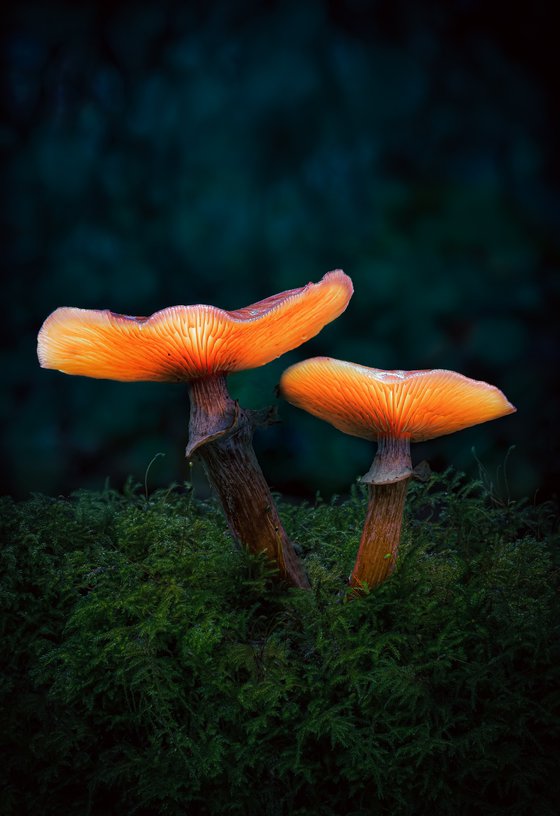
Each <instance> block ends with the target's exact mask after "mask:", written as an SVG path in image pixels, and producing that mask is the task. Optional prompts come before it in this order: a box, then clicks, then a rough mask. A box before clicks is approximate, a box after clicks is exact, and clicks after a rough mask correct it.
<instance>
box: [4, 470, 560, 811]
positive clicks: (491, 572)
mask: <svg viewBox="0 0 560 816" xmlns="http://www.w3.org/2000/svg"><path fill="white" fill-rule="evenodd" d="M279 509H280V514H281V516H282V517H283V519H284V520H285V523H286V527H287V530H288V532H289V534H290V535H291V536H292V538H293V539H294V541H295V542H296V543H297V546H298V548H299V549H300V551H301V554H302V557H303V558H304V561H305V566H306V569H307V571H308V574H309V576H310V579H311V582H312V590H311V591H303V590H294V589H288V588H286V587H285V586H283V585H282V584H279V583H278V582H277V581H276V580H275V579H274V576H273V575H271V573H270V569H269V568H268V566H267V564H266V563H265V562H264V560H263V559H260V558H254V557H249V556H248V555H247V554H246V553H244V552H242V551H239V550H238V549H236V548H235V546H234V545H233V543H232V540H231V539H230V537H229V535H228V532H227V529H226V525H225V522H224V520H223V517H222V515H221V512H220V510H219V508H218V506H217V505H215V504H214V503H213V502H202V501H199V500H197V499H195V498H194V497H193V496H192V492H191V490H190V488H189V485H183V486H174V487H171V488H169V489H167V490H160V491H158V492H156V493H154V494H152V495H149V496H146V495H145V494H144V491H143V489H141V488H140V487H139V486H135V485H133V484H128V485H127V486H126V488H125V490H124V491H123V492H122V493H117V492H115V491H113V490H111V489H106V490H105V491H103V492H99V493H93V492H77V493H75V494H73V495H72V496H70V497H69V498H64V497H59V498H49V497H46V496H39V495H37V496H33V497H32V498H30V499H28V500H26V501H23V502H19V503H16V502H14V501H13V500H11V499H10V498H3V499H1V500H0V518H1V522H0V524H1V542H2V547H1V558H2V578H1V585H0V600H1V606H2V616H1V622H2V623H1V625H2V646H3V655H2V666H3V673H2V677H1V685H0V695H1V700H2V706H1V722H0V734H1V740H2V743H3V745H2V754H3V757H4V759H3V761H2V764H1V775H2V777H3V779H2V783H3V784H2V786H1V787H2V791H1V794H0V796H1V797H2V798H1V799H0V811H1V812H2V814H5V816H11V814H13V815H14V816H16V814H17V816H19V815H20V814H25V813H30V814H42V816H49V814H57V816H59V814H61V813H64V814H65V816H85V814H95V816H107V815H108V814H140V815H141V816H149V814H195V815H196V814H231V815H232V816H237V814H239V816H242V815H243V816H245V814H251V815H252V814H254V815H255V816H262V815H263V814H266V815H267V816H268V814H272V816H275V814H277V815H278V816H284V815H287V814H297V815H298V816H304V815H305V814H321V816H323V815H324V816H329V814H345V816H362V815H363V816H365V815H366V814H392V816H394V814H449V815H450V816H452V815H453V816H457V815H458V814H502V813H503V814H508V816H515V815H518V816H526V814H527V813H535V814H538V815H539V816H547V815H548V814H550V815H551V816H552V814H554V815H555V814H556V813H557V812H559V810H560V781H559V779H560V774H559V773H558V747H559V735H560V716H559V697H560V659H559V658H560V647H559V639H558V634H559V622H560V615H559V597H558V591H557V590H558V577H559V571H558V563H559V560H560V559H559V548H558V544H559V538H560V537H559V533H558V515H557V512H556V509H555V508H554V507H553V506H552V505H551V504H534V503H530V502H514V501H509V500H501V499H499V498H498V497H496V495H495V494H494V493H493V492H492V491H491V490H490V489H489V488H488V486H485V485H484V484H483V483H467V482H465V480H464V479H463V478H462V477H461V476H460V475H458V474H455V473H452V472H448V473H446V474H444V475H443V476H432V477H431V478H430V480H429V481H428V482H427V483H425V484H419V483H414V484H413V485H411V488H410V492H409V497H408V500H407V508H406V519H405V526H404V530H403V541H402V546H401V558H400V560H399V566H398V569H397V571H396V572H395V574H394V575H393V576H392V577H391V578H390V579H389V580H388V581H387V582H386V583H385V584H384V585H382V586H381V587H380V588H378V589H376V590H375V591H372V592H370V593H369V594H367V595H365V596H364V597H362V598H361V599H359V600H353V601H350V602H347V590H346V583H345V577H346V576H348V574H349V572H350V570H351V567H352V563H353V559H354V556H355V552H356V549H357V545H358V541H359V536H360V530H361V525H362V522H363V518H364V513H365V496H364V494H363V493H362V492H361V491H360V489H356V490H355V491H354V492H353V494H352V495H351V496H350V498H349V499H347V500H345V501H337V500H335V501H333V502H331V503H329V504H327V503H324V502H322V501H320V500H317V502H316V503H315V504H314V505H313V506H310V505H303V506H301V505H298V506H296V505H291V504H288V503H285V502H282V501H281V500H280V501H279Z"/></svg>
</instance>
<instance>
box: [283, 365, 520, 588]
mask: <svg viewBox="0 0 560 816" xmlns="http://www.w3.org/2000/svg"><path fill="white" fill-rule="evenodd" d="M280 393H281V394H282V395H283V396H284V397H285V399H287V400H288V402H290V403H292V405H296V406H297V407H298V408H303V409H304V410H306V411H309V413H311V414H313V415H314V416H317V417H319V418H320V419H324V420H326V421H327V422H330V423H331V425H334V426H335V428H338V429H339V430H340V431H344V433H347V434H350V435H352V436H359V437H362V438H363V439H371V440H374V441H376V442H377V455H376V456H375V459H374V460H373V464H372V466H371V468H370V469H369V471H368V473H367V474H366V475H365V476H363V477H362V481H363V482H366V483H367V484H368V485H369V504H368V511H367V516H366V520H365V524H364V529H363V533H362V538H361V541H360V548H359V551H358V556H357V559H356V563H355V565H354V570H353V572H352V575H351V576H350V583H351V585H352V586H356V587H361V586H363V585H364V584H367V585H368V586H369V587H373V586H376V585H377V584H380V583H381V582H382V581H384V580H385V578H387V577H388V575H389V574H390V573H391V572H392V570H393V568H394V565H395V561H396V558H397V551H398V546H399V540H400V534H401V525H402V515H403V509H404V500H405V495H406V490H407V487H408V479H409V478H410V476H411V475H412V474H413V471H412V464H411V459H410V443H411V442H423V441H425V440H427V439H433V438H435V437H436V436H443V435H445V434H450V433H454V432H455V431H460V430H462V429H463V428H468V427H469V426H471V425H477V424H479V423H480V422H487V421H488V420H490V419H497V418H498V417H501V416H505V415H506V414H511V413H513V412H514V411H515V410H516V409H515V408H514V407H513V405H511V404H510V403H509V402H508V401H507V399H506V398H505V396H504V395H503V394H502V392H501V391H499V390H498V389H497V388H495V387H494V386H493V385H488V383H485V382H479V381H477V380H471V379H469V378H468V377H464V376H463V375H462V374H457V373H455V372H454V371H443V370H438V369H435V370H430V371H382V370H381V369H378V368H367V367H366V366H361V365H357V364H355V363H348V362H344V361H342V360H333V359H331V358H329V357H314V358H313V359H310V360H304V361H303V362H301V363H296V364H295V365H293V366H291V367H290V368H288V369H287V370H286V371H285V372H284V374H283V375H282V379H281V381H280Z"/></svg>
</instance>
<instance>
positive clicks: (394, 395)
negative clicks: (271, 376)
mask: <svg viewBox="0 0 560 816" xmlns="http://www.w3.org/2000/svg"><path fill="white" fill-rule="evenodd" d="M280 392H281V394H282V395H283V396H284V397H285V399H287V400H288V402H291V403H292V405H296V406H297V407H298V408H303V409H304V410H306V411H309V413H310V414H313V415H314V416H317V417H319V418H320V419H324V420H326V421H327V422H330V423H331V425H334V426H335V428H338V429H339V430H340V431H344V433H347V434H351V435H352V436H360V437H362V438H364V439H373V440H377V439H379V438H380V437H394V438H402V439H409V440H410V441H411V442H423V441H424V440H426V439H433V438H434V437H436V436H444V435H445V434H450V433H454V432H455V431H460V430H462V429H463V428H468V427H469V426H471V425H478V424H479V423H480V422H487V421H488V420H490V419H497V418H498V417H501V416H505V415H506V414H511V413H513V412H514V411H515V410H516V409H515V408H514V406H513V405H511V403H509V402H508V400H507V399H506V398H505V396H504V395H503V394H502V392H501V391H500V390H499V389H498V388H496V387H495V386H493V385H488V383H485V382H481V381H478V380H471V379H469V377H464V376H463V375H462V374H457V373H456V372H455V371H444V370H441V369H433V370H426V371H383V370H382V369H379V368H367V367H366V366H362V365H357V364H356V363H347V362H345V361H343V360H333V359H332V358H330V357H313V358H312V359H310V360H304V361H303V362H301V363H296V364H295V365H293V366H290V368H288V369H286V371H284V373H283V375H282V378H281V380H280Z"/></svg>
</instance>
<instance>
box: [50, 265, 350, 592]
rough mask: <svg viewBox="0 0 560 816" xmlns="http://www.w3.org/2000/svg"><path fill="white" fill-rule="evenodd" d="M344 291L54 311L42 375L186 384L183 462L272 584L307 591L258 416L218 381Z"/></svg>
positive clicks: (255, 362) (265, 352) (317, 321)
mask: <svg viewBox="0 0 560 816" xmlns="http://www.w3.org/2000/svg"><path fill="white" fill-rule="evenodd" d="M352 292H353V287H352V281H351V280H350V278H349V277H348V276H347V275H345V274H344V272H342V271H341V270H336V271H334V272H329V273H327V274H326V275H325V276H324V277H323V278H322V279H321V280H320V281H319V282H318V283H309V284H307V285H306V286H303V287H301V288H299V289H290V290H288V291H286V292H281V293H280V294H278V295H272V296H271V297H269V298H266V299H265V300H261V301H259V302H258V303H253V304H252V305H251V306H246V307H245V308H243V309H237V310H235V311H231V312H226V311H223V310H222V309H218V308H216V307H214V306H206V305H195V306H172V307H170V308H167V309H163V310H162V311H160V312H156V313H155V314H153V315H152V316H151V317H130V316H128V315H120V314H114V313H113V312H111V311H108V310H103V311H97V310H90V309H77V308H72V307H63V308H59V309H56V311H54V312H53V313H52V314H51V315H50V316H49V317H48V318H47V319H46V320H45V322H44V324H43V326H42V328H41V330H40V332H39V337H38V346H37V354H38V357H39V362H40V364H41V366H42V367H43V368H51V369H57V370H59V371H62V372H63V373H65V374H78V375H82V376H85V377H96V378H102V379H110V380H120V381H139V380H144V381H146V380H157V381H161V382H178V381H186V382H187V383H188V387H189V396H190V404H191V411H190V421H189V442H188V446H187V449H186V455H187V457H189V458H190V457H191V456H193V455H194V454H196V455H198V456H199V457H200V459H201V460H202V462H203V465H204V468H205V470H206V473H207V476H208V479H209V481H210V483H211V484H212V486H213V487H214V489H215V490H216V492H217V494H218V496H219V498H220V500H221V503H222V507H223V510H224V513H225V515H226V518H227V521H228V524H229V527H230V530H231V532H232V534H233V536H234V538H236V539H237V540H238V541H239V542H241V543H242V544H244V545H245V546H246V547H247V548H248V549H249V550H250V551H251V552H253V553H260V552H264V553H266V555H267V556H268V558H269V559H270V560H271V561H272V562H273V563H275V564H276V565H277V566H278V568H279V571H280V575H281V576H282V577H283V578H284V579H286V580H287V581H288V582H289V583H291V584H293V585H294V586H298V587H305V586H307V585H308V584H307V579H306V577H305V574H304V572H303V570H302V567H301V565H300V562H299V559H298V558H297V555H296V553H295V551H294V549H293V546H292V544H291V542H290V541H289V539H288V536H287V535H286V532H285V530H284V528H283V526H282V523H281V521H280V518H279V516H278V512H277V510H276V507H275V504H274V501H273V499H272V496H271V493H270V490H269V488H268V485H267V483H266V481H265V478H264V476H263V473H262V471H261V469H260V466H259V464H258V462H257V459H256V457H255V453H254V451H253V445H252V437H253V430H254V426H255V424H257V423H258V422H259V413H258V412H254V411H245V410H243V409H242V408H240V407H239V405H238V403H237V402H235V401H234V400H232V399H231V397H230V395H229V393H228V389H227V385H226V376H227V374H228V373H230V372H233V371H241V370H244V369H248V368H256V367H258V366H262V365H264V364H265V363H268V362H270V361H271V360H273V359H275V358H276V357H279V356H280V355H281V354H284V353H285V352H286V351H289V350H290V349H293V348H296V347H297V346H299V345H301V344H302V343H304V342H305V341H306V340H308V339H309V338H310V337H313V336H314V335H316V334H318V332H319V331H321V329H322V328H323V327H324V326H325V325H326V324H327V323H329V322H330V321H331V320H334V319H335V318H336V317H338V316H339V315H340V314H341V313H342V312H343V311H344V310H345V309H346V306H347V305H348V301H349V300H350V297H351V296H352Z"/></svg>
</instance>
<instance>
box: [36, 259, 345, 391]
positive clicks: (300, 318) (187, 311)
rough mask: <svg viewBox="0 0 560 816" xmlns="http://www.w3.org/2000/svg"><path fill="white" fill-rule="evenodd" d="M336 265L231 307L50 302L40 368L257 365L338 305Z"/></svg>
mask: <svg viewBox="0 0 560 816" xmlns="http://www.w3.org/2000/svg"><path fill="white" fill-rule="evenodd" d="M353 291H354V290H353V286H352V281H351V279H350V278H349V277H348V275H345V274H344V272H342V270H340V269H337V270H335V271H333V272H328V273H327V274H326V275H324V277H323V278H322V279H321V280H320V281H319V282H318V283H308V284H307V285H306V286H302V287H300V288H298V289H290V290H288V291H285V292H281V293H280V294H277V295H272V296H271V297H269V298H266V299H265V300H261V301H259V302H258V303H253V304H252V305H250V306H246V307H245V308H242V309H237V310H235V311H230V312H227V311H224V310H223V309H218V308H216V307H214V306H206V305H200V304H199V305H194V306H171V307H169V308H167V309H163V310H161V311H159V312H156V313H155V314H153V315H152V316H151V317H131V316H128V315H121V314H115V313H114V312H111V311H109V310H107V309H105V310H94V309H78V308H74V307H61V308H59V309H56V310H55V311H54V312H53V313H52V314H51V315H50V316H49V317H48V318H47V319H46V320H45V322H44V323H43V326H42V327H41V330H40V331H39V336H38V343H37V355H38V358H39V362H40V364H41V366H42V367H43V368H52V369H57V370H59V371H62V372H64V373H65V374H78V375H82V376H86V377H95V378H101V379H110V380H121V381H139V380H157V381H164V382H177V381H182V380H191V379H196V378H200V377H204V376H209V375H212V374H215V373H227V372H232V371H242V370H244V369H247V368H257V367H258V366H261V365H265V363H268V362H270V361H271V360H274V359H275V358H276V357H279V356H280V355H281V354H284V353H285V352H287V351H290V349H293V348H296V347H297V346H299V345H301V344H302V343H304V342H305V341H306V340H308V339H309V338H310V337H314V336H315V335H316V334H318V333H319V332H320V331H321V329H322V328H323V327H324V326H325V325H326V324H327V323H330V321H331V320H334V319H335V318H336V317H338V316H339V315H340V314H342V312H343V311H344V310H345V309H346V307H347V305H348V302H349V300H350V298H351V296H352V293H353Z"/></svg>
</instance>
